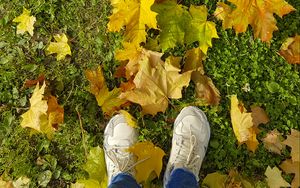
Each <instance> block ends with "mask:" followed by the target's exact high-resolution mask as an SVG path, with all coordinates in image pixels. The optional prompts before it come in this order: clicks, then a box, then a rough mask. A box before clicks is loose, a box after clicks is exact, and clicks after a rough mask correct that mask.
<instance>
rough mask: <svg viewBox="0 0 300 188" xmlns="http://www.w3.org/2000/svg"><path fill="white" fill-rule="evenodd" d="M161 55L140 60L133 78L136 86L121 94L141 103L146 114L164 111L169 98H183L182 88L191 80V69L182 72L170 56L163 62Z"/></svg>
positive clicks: (156, 54)
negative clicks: (138, 67)
mask: <svg viewBox="0 0 300 188" xmlns="http://www.w3.org/2000/svg"><path fill="white" fill-rule="evenodd" d="M154 54H155V55H154ZM161 55H162V54H160V53H153V55H152V56H150V57H149V58H148V59H144V60H143V61H142V62H140V69H139V72H138V73H137V74H136V76H135V78H134V80H133V82H134V84H135V86H136V88H135V89H133V90H131V91H127V92H125V93H122V94H121V95H120V97H122V98H125V99H127V100H129V101H131V102H134V103H138V104H140V105H141V106H142V108H143V112H144V113H145V114H152V115H155V114H156V113H157V112H164V111H165V110H166V109H167V107H168V98H172V99H179V98H181V97H182V94H181V90H182V88H183V87H184V86H188V84H189V82H190V78H191V71H189V72H185V73H183V74H180V73H179V72H180V71H181V69H180V68H178V67H175V66H174V64H172V63H173V62H172V60H170V58H168V59H167V60H166V62H163V61H162V60H161V59H160V57H161ZM175 61H176V60H175Z"/></svg>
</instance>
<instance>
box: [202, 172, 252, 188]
mask: <svg viewBox="0 0 300 188" xmlns="http://www.w3.org/2000/svg"><path fill="white" fill-rule="evenodd" d="M203 184H204V185H208V186H209V187H210V188H241V187H243V188H254V186H253V185H252V184H251V183H250V182H249V181H247V180H246V179H244V178H243V177H242V176H241V175H240V174H239V173H238V172H237V171H236V170H230V172H229V174H228V175H226V174H220V173H218V172H214V173H211V174H208V175H207V176H206V177H205V178H204V180H203V182H202V185H203Z"/></svg>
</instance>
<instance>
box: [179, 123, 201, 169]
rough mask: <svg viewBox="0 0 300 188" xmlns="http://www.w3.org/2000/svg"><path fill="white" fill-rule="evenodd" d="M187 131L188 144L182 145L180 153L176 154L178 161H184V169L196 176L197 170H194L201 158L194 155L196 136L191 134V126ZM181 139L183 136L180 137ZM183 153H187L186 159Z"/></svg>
mask: <svg viewBox="0 0 300 188" xmlns="http://www.w3.org/2000/svg"><path fill="white" fill-rule="evenodd" d="M182 123H183V122H182ZM189 130H190V134H189V137H190V139H189V143H187V142H183V143H182V147H181V149H180V150H181V152H180V153H178V159H179V160H180V161H185V163H184V166H185V167H186V168H188V169H190V170H192V171H193V173H194V174H197V173H198V169H197V168H196V166H197V165H199V160H200V159H201V156H200V155H195V154H194V149H195V146H196V144H197V140H196V136H195V135H193V134H192V129H191V125H189ZM181 137H183V136H182V135H181ZM183 140H184V139H183ZM183 153H184V154H185V153H188V155H187V157H186V155H182V154H183ZM193 155H195V156H193Z"/></svg>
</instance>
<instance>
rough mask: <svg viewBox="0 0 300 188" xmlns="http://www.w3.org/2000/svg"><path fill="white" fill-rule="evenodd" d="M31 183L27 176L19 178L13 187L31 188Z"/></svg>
mask: <svg viewBox="0 0 300 188" xmlns="http://www.w3.org/2000/svg"><path fill="white" fill-rule="evenodd" d="M29 183H30V179H29V178H27V177H26V176H22V177H19V178H18V179H17V180H16V181H13V187H15V188H29ZM0 187H1V186H0Z"/></svg>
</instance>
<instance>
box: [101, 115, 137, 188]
mask: <svg viewBox="0 0 300 188" xmlns="http://www.w3.org/2000/svg"><path fill="white" fill-rule="evenodd" d="M137 137H138V134H137V131H136V129H134V128H132V127H130V126H129V125H128V124H127V122H126V120H125V118H124V116H123V115H121V114H119V115H116V116H114V117H113V118H112V119H111V120H110V121H109V123H108V124H107V126H106V128H105V131H104V143H103V145H104V152H105V162H106V170H107V176H108V184H109V185H108V187H109V188H123V187H124V188H125V187H126V188H140V186H139V185H138V183H137V182H136V180H135V179H134V176H135V170H134V166H135V163H136V158H135V157H134V156H133V155H132V153H130V152H128V151H127V149H128V148H129V147H131V146H132V145H133V144H135V143H136V142H137Z"/></svg>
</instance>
